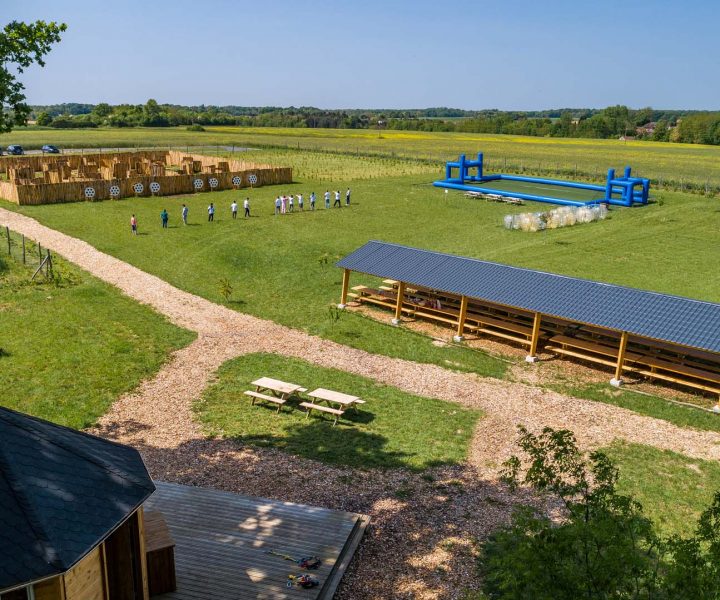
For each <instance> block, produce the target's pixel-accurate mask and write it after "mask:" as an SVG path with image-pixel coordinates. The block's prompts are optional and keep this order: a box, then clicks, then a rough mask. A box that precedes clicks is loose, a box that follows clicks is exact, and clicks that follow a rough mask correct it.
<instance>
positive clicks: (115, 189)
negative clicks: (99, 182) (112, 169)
mask: <svg viewBox="0 0 720 600" xmlns="http://www.w3.org/2000/svg"><path fill="white" fill-rule="evenodd" d="M110 195H111V196H113V197H117V196H119V195H120V186H119V185H111V186H110Z"/></svg>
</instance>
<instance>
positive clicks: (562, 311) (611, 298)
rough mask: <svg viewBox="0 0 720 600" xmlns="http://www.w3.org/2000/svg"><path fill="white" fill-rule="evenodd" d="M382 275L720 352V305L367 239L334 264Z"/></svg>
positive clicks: (378, 275)
mask: <svg viewBox="0 0 720 600" xmlns="http://www.w3.org/2000/svg"><path fill="white" fill-rule="evenodd" d="M337 266H338V267H342V268H345V269H350V270H352V271H359V272H361V273H367V274H369V275H375V276H377V277H387V278H390V279H395V280H397V281H404V282H405V283H409V284H413V285H417V286H422V287H426V288H430V289H434V290H440V291H444V292H450V293H453V294H459V295H465V296H468V297H471V298H478V299H482V300H487V301H489V302H494V303H496V304H502V305H505V306H509V307H515V308H522V309H525V310H528V311H532V312H539V313H542V314H544V315H549V316H555V317H559V318H562V319H567V320H570V321H575V322H580V323H586V324H589V325H597V326H598V327H604V328H607V329H614V330H617V331H627V332H628V333H631V334H635V335H637V336H640V337H645V338H651V339H655V340H662V341H666V342H671V343H675V344H681V345H683V346H689V347H692V348H700V349H702V350H708V351H710V352H720V304H716V303H714V302H703V301H701V300H693V299H691V298H683V297H680V296H671V295H668V294H660V293H657V292H648V291H645V290H639V289H635V288H629V287H623V286H619V285H612V284H609V283H601V282H598V281H590V280H588V279H578V278H576V277H566V276H564V275H557V274H554V273H544V272H542V271H534V270H532V269H523V268H520V267H511V266H508V265H502V264H499V263H493V262H488V261H483V260H477V259H474V258H466V257H462V256H455V255H453V254H443V253H441V252H432V251H429V250H421V249H418V248H410V247H408V246H400V245H397V244H389V243H386V242H378V241H370V242H368V243H367V244H365V245H364V246H362V247H361V248H358V249H357V250H355V251H354V252H352V253H351V254H349V255H347V256H346V257H345V258H343V259H342V260H340V261H339V262H338V263H337Z"/></svg>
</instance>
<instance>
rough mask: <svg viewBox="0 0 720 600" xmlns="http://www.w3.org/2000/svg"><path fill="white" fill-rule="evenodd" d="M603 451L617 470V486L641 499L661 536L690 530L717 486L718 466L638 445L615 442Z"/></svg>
mask: <svg viewBox="0 0 720 600" xmlns="http://www.w3.org/2000/svg"><path fill="white" fill-rule="evenodd" d="M605 452H607V454H608V455H609V456H610V457H611V458H612V459H613V460H614V461H615V463H616V464H617V466H618V468H619V469H620V481H619V484H618V489H619V490H620V491H621V492H622V493H624V494H628V493H629V494H632V495H633V496H635V498H637V500H639V501H640V503H641V504H642V505H643V508H644V509H645V514H646V515H647V516H648V517H650V518H651V519H652V520H653V521H654V522H655V523H656V525H657V531H658V532H659V533H662V534H664V535H671V534H680V535H689V534H691V533H693V531H694V529H695V526H696V525H697V519H698V517H699V516H700V513H702V511H703V510H705V509H706V508H707V507H708V506H710V502H711V501H712V498H713V495H714V494H715V492H716V491H717V490H718V489H720V465H718V464H717V463H715V462H710V461H703V460H695V459H692V458H689V457H687V456H684V455H682V454H677V453H675V452H668V451H663V450H658V449H657V448H652V447H650V446H641V445H638V444H623V443H615V444H613V445H612V446H610V447H609V448H606V449H605Z"/></svg>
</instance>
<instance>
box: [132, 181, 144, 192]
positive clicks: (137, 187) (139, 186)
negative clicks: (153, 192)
mask: <svg viewBox="0 0 720 600" xmlns="http://www.w3.org/2000/svg"><path fill="white" fill-rule="evenodd" d="M144 189H145V186H144V185H143V184H142V183H136V184H135V185H134V186H133V190H134V192H135V193H136V194H142V193H143V190H144Z"/></svg>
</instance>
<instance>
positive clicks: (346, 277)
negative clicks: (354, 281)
mask: <svg viewBox="0 0 720 600" xmlns="http://www.w3.org/2000/svg"><path fill="white" fill-rule="evenodd" d="M349 285H350V269H344V270H343V279H342V292H341V293H340V308H345V306H346V305H347V295H348V287H349Z"/></svg>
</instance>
